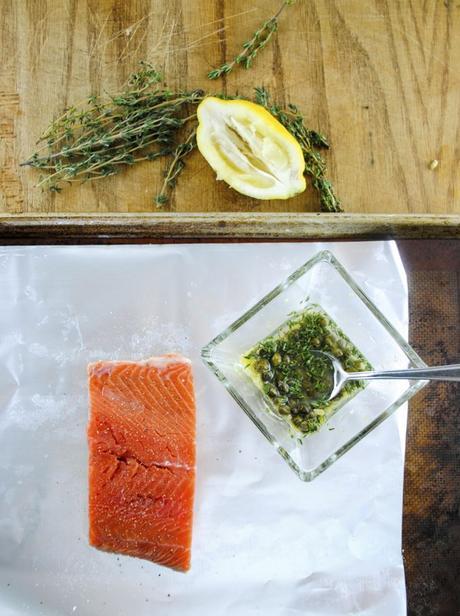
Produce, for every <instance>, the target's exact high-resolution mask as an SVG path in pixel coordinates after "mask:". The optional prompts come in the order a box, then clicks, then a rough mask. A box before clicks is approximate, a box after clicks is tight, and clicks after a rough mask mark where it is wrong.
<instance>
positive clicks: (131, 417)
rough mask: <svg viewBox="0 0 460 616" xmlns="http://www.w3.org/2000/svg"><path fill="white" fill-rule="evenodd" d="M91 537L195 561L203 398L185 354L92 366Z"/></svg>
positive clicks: (111, 545) (183, 564)
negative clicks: (198, 397) (198, 423)
mask: <svg viewBox="0 0 460 616" xmlns="http://www.w3.org/2000/svg"><path fill="white" fill-rule="evenodd" d="M88 376H89V396H90V418H89V424H88V444H89V541H90V544H91V545H93V546H94V547H96V548H99V549H101V550H107V551H109V552H117V553H121V554H128V555H129V556H137V557H139V558H146V559H148V560H152V561H154V562H156V563H158V564H160V565H165V566H167V567H172V568H173V569H177V570H179V571H186V570H187V569H189V568H190V556H191V541H192V514H193V498H194V486H195V399H194V392H193V379H192V371H191V364H190V361H189V360H188V359H186V358H184V357H181V356H180V355H165V356H163V357H152V358H151V359H148V360H146V361H141V362H129V361H100V362H97V363H93V364H90V365H89V366H88Z"/></svg>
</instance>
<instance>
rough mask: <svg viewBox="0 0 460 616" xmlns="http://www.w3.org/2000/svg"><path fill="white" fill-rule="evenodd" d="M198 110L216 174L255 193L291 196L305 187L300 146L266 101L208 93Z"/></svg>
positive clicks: (201, 138) (201, 139) (204, 147)
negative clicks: (267, 108) (224, 96)
mask: <svg viewBox="0 0 460 616" xmlns="http://www.w3.org/2000/svg"><path fill="white" fill-rule="evenodd" d="M197 114H198V122H199V125H198V130H197V145H198V148H199V150H200V152H201V153H202V154H203V156H204V157H205V159H206V160H207V161H208V163H209V164H210V165H211V167H212V168H213V169H214V171H215V172H216V174H217V179H218V180H224V181H225V182H227V184H229V186H231V187H232V188H234V189H235V190H237V191H238V192H240V193H242V194H243V195H247V196H248V197H254V198H256V199H289V197H293V196H294V195H297V194H298V193H301V192H303V191H304V190H305V178H304V175H303V172H304V169H305V162H304V158H303V154H302V149H301V147H300V145H299V144H298V143H297V141H296V140H295V139H294V137H293V136H292V135H291V134H290V133H289V132H288V131H287V130H286V128H284V126H283V125H282V124H281V123H280V122H278V120H276V118H274V117H273V116H272V115H271V113H269V112H268V111H267V110H266V109H264V107H262V106H261V105H257V104H256V103H252V102H250V101H246V100H234V101H233V100H230V101H228V100H221V99H219V98H215V97H213V96H208V97H206V98H205V99H204V100H203V101H202V102H201V103H200V105H199V106H198V110H197Z"/></svg>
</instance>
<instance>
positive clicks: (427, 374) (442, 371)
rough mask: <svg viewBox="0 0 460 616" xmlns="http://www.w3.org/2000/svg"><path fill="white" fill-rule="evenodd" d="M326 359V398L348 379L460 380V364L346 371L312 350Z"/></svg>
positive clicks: (333, 393)
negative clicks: (328, 374)
mask: <svg viewBox="0 0 460 616" xmlns="http://www.w3.org/2000/svg"><path fill="white" fill-rule="evenodd" d="M312 353H314V354H315V355H317V356H321V357H322V358H323V359H327V360H328V362H329V363H330V367H331V368H330V369H331V383H332V384H333V385H332V387H331V390H330V392H329V394H328V397H327V398H326V399H327V400H328V401H329V400H332V399H333V398H335V397H336V396H337V395H338V394H339V393H340V391H341V390H342V387H343V386H344V385H345V383H347V382H348V381H372V380H374V379H405V380H411V379H414V380H415V379H421V380H426V381H460V364H450V365H446V366H432V367H429V368H408V369H405V370H380V371H375V370H367V371H365V372H346V371H345V370H344V369H343V368H342V365H341V363H340V361H339V360H338V359H337V358H336V357H334V356H333V355H331V353H327V352H326V351H312Z"/></svg>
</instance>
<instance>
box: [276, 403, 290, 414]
mask: <svg viewBox="0 0 460 616" xmlns="http://www.w3.org/2000/svg"><path fill="white" fill-rule="evenodd" d="M278 413H279V414H280V415H290V414H291V409H290V408H289V407H288V406H287V404H280V406H279V407H278Z"/></svg>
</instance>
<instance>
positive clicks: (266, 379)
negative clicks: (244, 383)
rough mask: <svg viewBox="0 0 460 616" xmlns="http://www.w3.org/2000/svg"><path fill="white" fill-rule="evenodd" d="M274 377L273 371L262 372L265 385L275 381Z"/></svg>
mask: <svg viewBox="0 0 460 616" xmlns="http://www.w3.org/2000/svg"><path fill="white" fill-rule="evenodd" d="M273 377H274V374H273V372H272V371H271V370H269V371H268V372H262V381H264V383H269V382H270V381H273Z"/></svg>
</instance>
